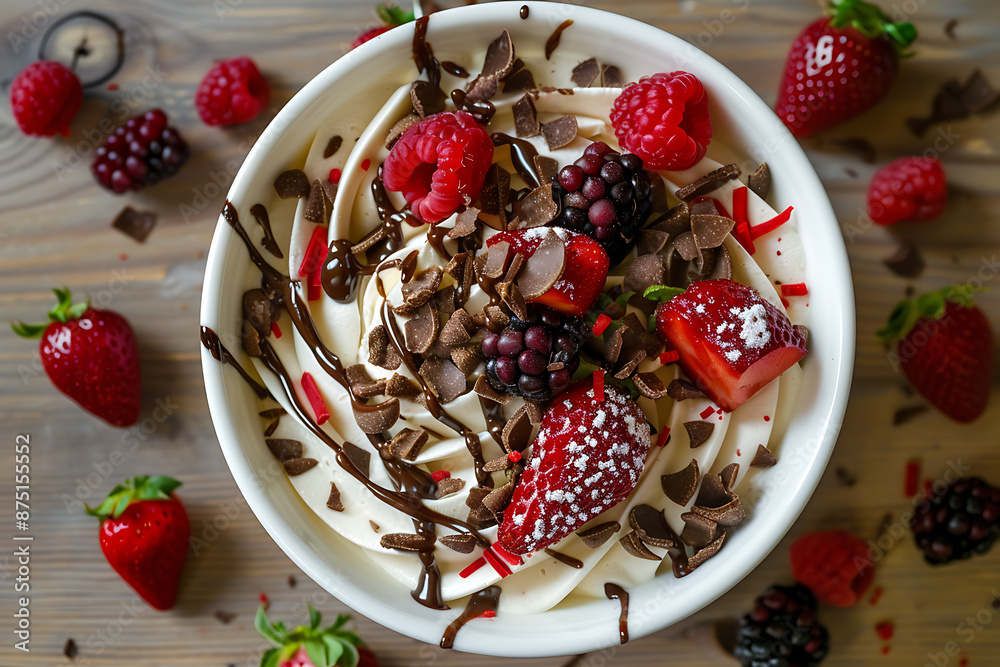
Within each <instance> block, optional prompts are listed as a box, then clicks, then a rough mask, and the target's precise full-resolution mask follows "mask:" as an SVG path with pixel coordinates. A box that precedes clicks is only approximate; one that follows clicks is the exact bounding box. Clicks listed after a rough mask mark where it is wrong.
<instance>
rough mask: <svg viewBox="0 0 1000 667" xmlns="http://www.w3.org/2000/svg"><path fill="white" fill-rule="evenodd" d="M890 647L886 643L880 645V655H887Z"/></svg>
mask: <svg viewBox="0 0 1000 667" xmlns="http://www.w3.org/2000/svg"><path fill="white" fill-rule="evenodd" d="M889 651H890V648H889V646H888V645H886V646H883V647H882V655H889Z"/></svg>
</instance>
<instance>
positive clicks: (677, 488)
mask: <svg viewBox="0 0 1000 667" xmlns="http://www.w3.org/2000/svg"><path fill="white" fill-rule="evenodd" d="M698 478H699V474H698V461H696V460H695V459H691V463H689V464H688V465H687V467H686V468H684V469H683V470H678V471H677V472H675V473H670V474H669V475H663V476H661V477H660V484H661V485H662V486H663V493H664V495H666V496H667V498H669V499H670V500H672V501H674V502H675V503H677V504H678V505H687V504H688V501H689V500H691V498H693V497H694V492H695V490H696V489H697V488H698Z"/></svg>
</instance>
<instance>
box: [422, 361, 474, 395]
mask: <svg viewBox="0 0 1000 667" xmlns="http://www.w3.org/2000/svg"><path fill="white" fill-rule="evenodd" d="M420 377H422V378H423V379H424V381H425V382H427V385H428V386H429V387H430V389H431V391H432V392H434V395H435V396H437V398H438V400H439V401H441V402H442V403H451V402H452V401H454V400H455V399H456V398H458V397H459V396H461V395H462V394H464V393H465V392H466V389H467V387H466V381H465V374H464V373H462V371H460V370H459V369H458V366H456V365H455V364H454V362H452V361H451V360H450V359H427V360H426V361H424V363H423V364H421V366H420Z"/></svg>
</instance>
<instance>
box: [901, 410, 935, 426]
mask: <svg viewBox="0 0 1000 667" xmlns="http://www.w3.org/2000/svg"><path fill="white" fill-rule="evenodd" d="M929 409H930V408H928V407H927V406H926V405H911V406H909V407H905V408H899V409H898V410H896V412H894V413H893V414H892V425H893V426H902V425H903V424H905V423H906V422H908V421H910V420H911V419H913V418H914V417H917V416H919V415H922V414H924V413H925V412H927V411H928V410H929Z"/></svg>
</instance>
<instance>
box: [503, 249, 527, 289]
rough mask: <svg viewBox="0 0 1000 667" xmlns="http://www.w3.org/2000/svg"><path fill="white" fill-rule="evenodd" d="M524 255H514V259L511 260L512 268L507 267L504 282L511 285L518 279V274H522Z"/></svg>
mask: <svg viewBox="0 0 1000 667" xmlns="http://www.w3.org/2000/svg"><path fill="white" fill-rule="evenodd" d="M524 261H525V259H524V255H523V254H521V253H519V252H518V253H514V257H513V258H512V259H511V260H510V266H508V267H507V273H505V274H503V282H505V283H510V282H514V280H516V279H517V274H518V273H520V271H521V267H522V266H524Z"/></svg>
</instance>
